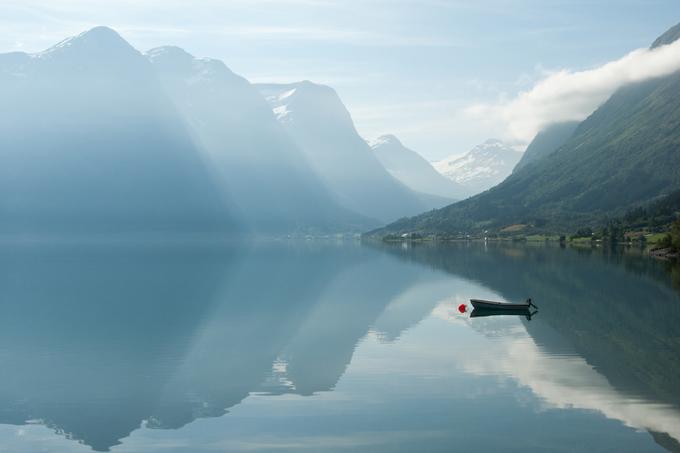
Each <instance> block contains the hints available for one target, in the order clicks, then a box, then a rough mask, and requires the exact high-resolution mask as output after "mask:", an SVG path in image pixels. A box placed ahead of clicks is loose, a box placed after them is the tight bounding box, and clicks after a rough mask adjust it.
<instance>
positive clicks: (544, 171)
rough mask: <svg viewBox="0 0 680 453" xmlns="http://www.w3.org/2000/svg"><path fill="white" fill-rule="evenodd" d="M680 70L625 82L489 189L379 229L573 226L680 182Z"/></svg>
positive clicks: (598, 220) (650, 198) (616, 212)
mask: <svg viewBox="0 0 680 453" xmlns="http://www.w3.org/2000/svg"><path fill="white" fill-rule="evenodd" d="M679 93H680V73H674V74H671V75H669V76H666V77H662V78H657V79H651V80H647V81H644V82H640V83H636V84H632V85H628V86H625V87H623V88H621V89H619V90H618V91H616V92H615V93H614V94H613V95H612V96H611V97H610V99H609V100H607V102H605V103H604V104H603V105H602V106H601V107H599V108H598V109H597V110H596V111H595V112H594V113H593V114H592V115H591V116H590V117H588V118H587V119H586V120H585V121H584V122H583V123H581V124H580V125H579V126H578V128H577V129H576V131H575V132H574V135H573V136H572V137H571V138H570V139H569V140H568V141H567V142H566V143H565V144H564V145H563V146H562V147H560V148H559V149H558V150H557V151H556V152H554V153H553V154H551V155H550V156H547V157H546V158H544V159H541V160H539V161H538V162H536V163H535V164H534V165H528V166H526V167H525V168H523V169H520V170H519V171H517V172H515V173H514V174H512V175H511V176H510V177H508V178H507V179H506V180H505V181H504V182H503V183H501V184H500V185H498V186H496V187H494V188H493V189H491V190H489V191H488V192H485V193H483V194H480V195H478V196H476V197H473V198H470V199H468V200H465V201H463V202H460V203H456V204H454V205H451V206H448V207H446V208H444V209H441V210H438V211H434V212H431V213H426V214H423V215H421V216H418V217H414V218H412V219H404V220H401V221H399V222H395V223H394V224H392V225H390V226H388V227H387V228H385V229H383V230H379V232H378V233H377V234H384V233H391V232H399V231H412V230H419V231H423V232H452V231H460V230H461V229H465V230H483V229H495V228H501V227H503V226H506V225H510V224H516V223H522V224H531V225H535V226H539V227H540V228H548V229H552V230H555V229H559V230H574V229H576V228H578V227H580V226H596V225H598V224H600V223H601V222H603V219H604V218H605V216H609V217H614V216H618V215H622V214H623V213H625V211H626V210H628V209H631V208H633V207H636V206H640V205H642V204H645V203H648V202H651V201H653V200H655V199H657V198H659V197H662V196H664V195H666V194H668V193H670V192H673V191H675V190H678V189H680V170H678V169H680V152H678V149H680V132H679V131H680V94H679Z"/></svg>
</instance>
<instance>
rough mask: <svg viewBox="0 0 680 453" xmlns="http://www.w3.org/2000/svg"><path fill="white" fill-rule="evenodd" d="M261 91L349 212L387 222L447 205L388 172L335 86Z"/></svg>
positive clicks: (262, 87) (310, 85)
mask: <svg viewBox="0 0 680 453" xmlns="http://www.w3.org/2000/svg"><path fill="white" fill-rule="evenodd" d="M257 87H258V89H259V90H260V92H261V93H263V95H264V96H265V98H266V99H267V100H268V101H269V103H270V105H271V106H272V108H273V110H274V113H275V114H276V116H277V118H278V120H279V122H280V123H281V124H283V126H284V128H285V129H286V131H287V132H288V134H290V136H291V137H292V138H293V141H294V142H295V143H296V144H297V145H298V147H299V148H300V149H301V150H302V151H303V153H304V154H305V155H306V156H307V159H308V160H309V162H310V164H311V165H312V167H313V168H314V169H315V171H316V173H317V174H318V175H320V177H321V178H322V180H323V181H324V182H325V183H326V185H327V186H328V187H329V188H330V189H331V191H332V192H333V193H334V194H335V195H336V196H337V197H338V200H339V201H340V202H341V203H342V204H343V205H344V206H345V207H346V208H348V209H351V210H352V211H355V212H358V213H360V214H363V215H365V216H369V217H373V218H376V219H379V220H381V221H383V222H385V221H390V220H394V219H397V218H399V217H403V216H405V215H413V214H414V213H417V212H422V211H424V210H426V209H429V208H431V207H434V206H443V205H445V204H446V202H445V201H444V200H442V199H441V198H438V197H432V196H424V195H420V194H417V193H415V192H413V191H411V190H410V189H408V188H407V187H406V186H405V185H403V184H401V183H400V182H399V181H397V180H396V179H395V178H393V177H392V176H391V175H390V174H389V173H388V172H387V170H385V169H384V167H383V166H382V165H381V164H380V162H379V161H378V159H377V158H376V157H375V155H374V154H373V152H372V151H371V149H370V147H369V146H368V144H367V143H366V142H365V141H364V140H363V139H362V138H361V137H360V136H359V134H358V133H357V131H356V129H355V127H354V123H353V122H352V118H351V117H350V114H349V112H348V111H347V109H346V108H345V106H344V105H343V104H342V101H341V100H340V98H339V97H338V95H337V94H336V93H335V91H334V90H333V89H332V88H330V87H327V86H324V85H317V84H314V83H312V82H308V81H304V82H298V83H293V84H284V85H279V84H259V85H257Z"/></svg>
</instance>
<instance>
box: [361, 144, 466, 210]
mask: <svg viewBox="0 0 680 453" xmlns="http://www.w3.org/2000/svg"><path fill="white" fill-rule="evenodd" d="M369 144H370V145H371V148H372V149H373V152H374V153H375V155H376V157H377V158H378V160H379V161H380V163H381V164H382V165H383V167H385V169H387V171H388V172H389V173H390V174H391V175H392V176H394V177H395V178H397V179H398V180H399V181H401V182H402V183H404V184H405V185H406V186H408V187H409V188H410V189H412V190H415V191H416V192H421V193H427V194H431V195H437V196H440V197H444V198H450V199H452V201H453V200H454V199H461V198H464V197H465V194H466V192H467V191H466V190H465V189H464V188H463V187H461V186H459V185H458V184H456V183H455V182H453V181H451V180H449V179H447V178H445V177H444V176H442V175H441V174H439V173H438V172H437V170H435V169H434V167H432V165H431V164H430V163H429V162H428V161H427V160H425V159H424V158H423V157H422V156H421V155H420V154H418V153H417V152H415V151H412V150H410V149H408V148H406V147H405V146H404V145H403V144H402V143H401V142H400V141H399V139H398V138H397V137H395V136H394V135H383V136H381V137H378V138H377V139H376V140H374V141H373V142H370V143H369Z"/></svg>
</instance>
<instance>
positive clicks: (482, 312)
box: [470, 308, 538, 321]
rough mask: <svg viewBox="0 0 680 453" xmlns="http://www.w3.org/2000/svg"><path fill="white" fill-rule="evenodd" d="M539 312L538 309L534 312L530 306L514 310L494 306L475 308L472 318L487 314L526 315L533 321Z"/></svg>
mask: <svg viewBox="0 0 680 453" xmlns="http://www.w3.org/2000/svg"><path fill="white" fill-rule="evenodd" d="M536 313H538V310H536V311H534V312H532V311H531V310H529V309H528V308H517V309H514V310H495V309H493V308H475V309H474V310H472V313H470V317H471V318H482V317H486V316H524V317H525V318H527V320H529V321H531V317H532V316H534V315H535V314H536Z"/></svg>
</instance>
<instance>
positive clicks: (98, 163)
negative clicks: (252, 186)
mask: <svg viewBox="0 0 680 453" xmlns="http://www.w3.org/2000/svg"><path fill="white" fill-rule="evenodd" d="M0 100H1V102H2V104H3V106H12V108H3V109H2V110H0V161H1V162H2V165H1V166H0V219H1V220H0V231H2V232H3V233H8V234H17V233H21V234H24V235H25V234H29V235H31V234H37V235H52V234H60V235H61V234H85V233H92V234H101V233H116V234H121V233H151V232H153V233H158V232H161V231H164V232H172V233H176V232H208V231H210V232H224V231H231V232H233V231H234V228H235V227H236V225H235V223H236V222H234V220H233V218H232V217H231V216H230V215H229V211H228V204H227V202H226V201H225V199H224V197H223V194H222V193H221V191H220V190H219V188H218V187H217V185H216V183H215V181H214V180H213V178H212V177H211V175H210V174H209V171H208V170H207V168H206V166H205V165H204V162H203V161H202V159H201V157H200V155H199V152H198V150H197V148H196V146H195V144H194V142H193V141H192V139H191V136H190V134H189V132H188V130H187V128H186V127H185V125H184V123H183V121H182V119H181V117H180V116H179V115H178V113H177V112H176V110H175V109H174V107H173V105H172V103H171V102H170V101H169V100H168V99H167V97H166V96H165V95H164V93H163V92H162V90H161V88H160V85H159V84H158V82H157V80H156V78H155V77H154V75H153V70H152V68H151V65H150V64H149V63H148V62H147V61H146V59H145V58H144V57H143V56H142V55H141V54H140V53H139V52H137V51H136V50H135V49H133V48H132V47H131V46H130V45H129V44H128V43H127V42H126V41H125V40H123V39H122V38H121V37H120V36H119V35H118V34H117V33H116V32H114V31H113V30H111V29H108V28H105V27H97V28H94V29H92V30H90V31H88V32H85V33H82V34H81V35H78V36H76V37H73V38H70V39H67V40H64V41H62V42H61V43H59V44H57V45H56V46H54V47H52V48H50V49H48V50H46V51H44V52H41V53H39V54H33V55H27V54H21V53H12V54H5V55H1V56H0Z"/></svg>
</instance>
